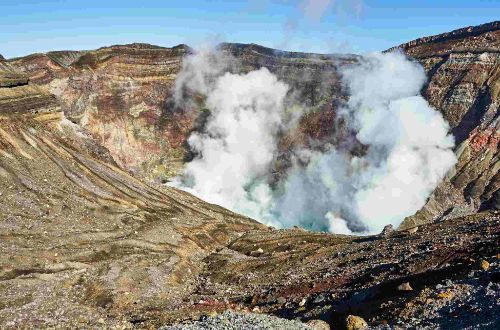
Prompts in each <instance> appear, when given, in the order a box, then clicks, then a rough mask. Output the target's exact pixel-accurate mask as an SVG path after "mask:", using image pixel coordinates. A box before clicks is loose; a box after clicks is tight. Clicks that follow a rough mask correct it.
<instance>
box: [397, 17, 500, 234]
mask: <svg viewBox="0 0 500 330" xmlns="http://www.w3.org/2000/svg"><path fill="white" fill-rule="evenodd" d="M399 48H401V49H402V50H403V51H404V52H405V53H407V54H408V55H409V56H412V57H414V58H415V59H417V60H418V61H419V62H420V63H422V65H423V66H424V68H425V69H426V71H427V74H428V76H429V81H428V84H427V85H426V86H425V88H424V89H423V95H424V96H425V97H426V99H427V100H428V101H429V102H430V103H431V105H432V106H434V107H435V108H436V109H438V110H439V111H440V112H441V113H442V114H443V116H444V117H445V118H446V120H448V122H449V123H450V126H451V129H452V133H453V135H454V136H455V140H456V144H457V147H456V154H457V156H458V158H459V161H458V164H457V165H456V167H455V169H454V170H453V171H452V173H450V175H449V176H448V178H447V179H446V180H445V181H444V182H443V183H442V184H441V185H440V186H439V187H438V188H437V189H436V190H435V192H434V194H433V195H432V197H431V198H430V199H429V201H428V203H427V204H426V205H425V207H424V208H423V209H422V210H421V211H420V212H418V213H417V215H416V216H414V217H411V218H409V219H407V221H405V222H404V223H403V224H402V227H403V228H404V227H411V226H412V225H415V224H421V223H424V222H429V221H432V220H435V219H439V218H442V217H443V216H444V217H445V218H446V217H456V216H457V215H463V214H471V213H474V212H476V211H478V210H485V209H499V208H500V190H499V188H500V174H499V169H500V158H499V150H498V141H499V139H500V133H499V132H500V131H499V129H500V118H499V115H500V22H493V23H488V24H484V25H480V26H476V27H468V28H463V29H459V30H456V31H453V32H450V33H445V34H441V35H437V36H433V37H427V38H421V39H417V40H415V41H412V42H409V43H407V44H404V45H401V46H399Z"/></svg>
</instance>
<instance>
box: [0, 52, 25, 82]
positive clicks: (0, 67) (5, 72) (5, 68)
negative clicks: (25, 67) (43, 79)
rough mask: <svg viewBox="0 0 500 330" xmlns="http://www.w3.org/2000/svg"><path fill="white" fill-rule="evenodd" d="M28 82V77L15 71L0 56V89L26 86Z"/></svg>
mask: <svg viewBox="0 0 500 330" xmlns="http://www.w3.org/2000/svg"><path fill="white" fill-rule="evenodd" d="M28 80H29V78H28V75H26V74H23V73H21V72H19V71H16V70H15V69H14V68H13V67H12V66H11V65H10V64H9V63H8V62H7V61H5V59H4V58H3V57H1V56H0V88H2V87H14V86H22V85H26V84H28Z"/></svg>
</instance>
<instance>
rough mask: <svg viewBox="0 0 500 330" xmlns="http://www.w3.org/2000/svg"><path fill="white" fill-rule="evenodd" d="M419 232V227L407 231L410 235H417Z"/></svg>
mask: <svg viewBox="0 0 500 330" xmlns="http://www.w3.org/2000/svg"><path fill="white" fill-rule="evenodd" d="M417 231H418V227H412V228H410V229H408V230H407V232H408V234H415V233H416V232H417Z"/></svg>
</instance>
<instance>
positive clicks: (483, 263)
mask: <svg viewBox="0 0 500 330" xmlns="http://www.w3.org/2000/svg"><path fill="white" fill-rule="evenodd" d="M481 268H482V269H483V270H488V269H490V263H489V262H488V261H486V260H484V259H483V260H481Z"/></svg>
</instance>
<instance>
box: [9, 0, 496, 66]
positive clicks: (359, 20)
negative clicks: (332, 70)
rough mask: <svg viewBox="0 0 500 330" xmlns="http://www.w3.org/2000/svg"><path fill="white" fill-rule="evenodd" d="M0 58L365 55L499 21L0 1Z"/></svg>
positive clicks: (134, 0)
mask: <svg viewBox="0 0 500 330" xmlns="http://www.w3.org/2000/svg"><path fill="white" fill-rule="evenodd" d="M0 15H1V16H0V54H2V55H4V56H5V57H7V58H10V57H14V56H21V55H27V54H30V53H34V52H44V51H49V50H62V49H94V48H98V47H101V46H106V45H111V44H123V43H130V42H147V43H152V44H157V45H161V46H174V45H177V44H180V43H186V44H188V45H190V46H194V47H196V46H197V45H200V44H202V43H204V42H207V41H229V42H243V43H250V42H254V43H258V44H261V45H265V46H268V47H274V48H280V49H285V50H296V51H306V52H320V53H332V52H354V53H363V52H368V51H374V50H384V49H387V48H389V47H391V46H394V45H398V44H400V43H403V42H406V41H409V40H412V39H415V38H418V37H421V36H428V35H432V34H438V33H442V32H447V31H450V30H453V29H456V28H460V27H464V26H469V25H477V24H481V23H486V22H491V21H495V20H499V19H500V0H482V1H481V0H379V1H374V0H247V1H243V0H241V1H240V0H232V1H223V0H182V1H178V0H71V1H70V0H38V1H36V0H0Z"/></svg>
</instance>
